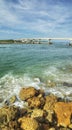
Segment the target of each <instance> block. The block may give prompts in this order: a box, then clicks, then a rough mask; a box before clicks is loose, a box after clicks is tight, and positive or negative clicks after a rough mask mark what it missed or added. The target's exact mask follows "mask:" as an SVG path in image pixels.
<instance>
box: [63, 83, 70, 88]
mask: <svg viewBox="0 0 72 130" xmlns="http://www.w3.org/2000/svg"><path fill="white" fill-rule="evenodd" d="M63 86H67V87H72V83H67V82H63Z"/></svg>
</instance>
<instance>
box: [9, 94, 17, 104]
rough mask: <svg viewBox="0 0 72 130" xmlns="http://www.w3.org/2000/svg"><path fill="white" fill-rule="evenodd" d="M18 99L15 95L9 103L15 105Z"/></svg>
mask: <svg viewBox="0 0 72 130" xmlns="http://www.w3.org/2000/svg"><path fill="white" fill-rule="evenodd" d="M16 99H17V97H16V96H15V95H13V96H12V97H11V98H10V99H9V103H10V104H13V103H14V102H15V101H16Z"/></svg>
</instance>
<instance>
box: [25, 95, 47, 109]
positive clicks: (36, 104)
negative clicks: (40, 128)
mask: <svg viewBox="0 0 72 130" xmlns="http://www.w3.org/2000/svg"><path fill="white" fill-rule="evenodd" d="M27 102H28V105H29V107H30V108H42V107H43V106H44V104H45V99H44V98H43V97H42V95H39V96H37V97H32V98H30V99H28V100H27Z"/></svg>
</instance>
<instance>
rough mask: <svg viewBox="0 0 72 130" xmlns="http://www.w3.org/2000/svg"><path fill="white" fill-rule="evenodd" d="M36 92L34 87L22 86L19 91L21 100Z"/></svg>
mask: <svg viewBox="0 0 72 130" xmlns="http://www.w3.org/2000/svg"><path fill="white" fill-rule="evenodd" d="M37 94H38V91H37V90H36V89H35V88H34V87H28V88H22V89H21V90H20V93H19V97H20V99H21V100H23V101H24V100H27V99H29V98H31V97H33V96H35V95H37Z"/></svg>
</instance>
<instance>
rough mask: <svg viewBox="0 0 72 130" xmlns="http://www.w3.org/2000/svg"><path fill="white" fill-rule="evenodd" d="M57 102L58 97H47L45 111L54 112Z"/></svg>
mask: <svg viewBox="0 0 72 130" xmlns="http://www.w3.org/2000/svg"><path fill="white" fill-rule="evenodd" d="M56 102H57V97H56V96H54V95H49V96H46V102H45V105H44V110H46V111H48V110H50V111H52V110H53V108H54V104H55V103H56Z"/></svg>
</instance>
